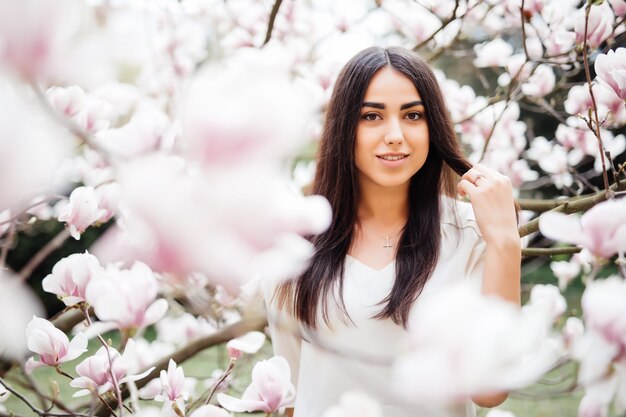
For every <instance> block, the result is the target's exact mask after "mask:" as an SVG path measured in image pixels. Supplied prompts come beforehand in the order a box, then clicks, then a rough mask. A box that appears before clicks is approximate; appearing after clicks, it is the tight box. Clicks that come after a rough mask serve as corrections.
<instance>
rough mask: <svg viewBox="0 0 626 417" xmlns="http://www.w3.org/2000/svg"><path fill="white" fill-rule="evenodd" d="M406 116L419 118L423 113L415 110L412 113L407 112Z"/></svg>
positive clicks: (411, 118) (410, 118)
mask: <svg viewBox="0 0 626 417" xmlns="http://www.w3.org/2000/svg"><path fill="white" fill-rule="evenodd" d="M406 118H407V119H409V120H419V119H421V118H422V113H419V112H416V111H413V112H411V113H407V115H406Z"/></svg>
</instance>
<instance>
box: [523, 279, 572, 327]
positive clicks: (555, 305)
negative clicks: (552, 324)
mask: <svg viewBox="0 0 626 417" xmlns="http://www.w3.org/2000/svg"><path fill="white" fill-rule="evenodd" d="M528 303H529V304H530V305H531V306H532V308H534V309H539V310H541V311H542V312H543V313H544V314H545V315H546V317H547V318H548V319H550V320H551V321H555V320H557V319H558V318H559V317H560V316H561V315H562V314H563V313H564V312H565V310H566V309H567V302H566V301H565V297H563V295H562V294H561V292H560V291H559V289H558V288H557V287H555V286H554V285H544V284H536V285H534V286H533V288H532V290H531V291H530V300H529V302H528ZM527 306H528V305H527ZM527 306H525V307H527Z"/></svg>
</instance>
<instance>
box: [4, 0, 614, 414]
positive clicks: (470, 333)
mask: <svg viewBox="0 0 626 417" xmlns="http://www.w3.org/2000/svg"><path fill="white" fill-rule="evenodd" d="M625 15H626V2H625V1H624V0H609V1H604V2H603V1H597V0H595V1H588V2H582V1H578V0H503V1H497V0H487V1H477V0H456V1H453V0H446V1H434V0H419V1H401V0H377V1H360V2H353V1H347V0H346V1H331V0H326V1H322V0H309V1H298V2H296V1H286V2H283V1H281V0H277V1H275V2H274V1H253V0H229V1H228V2H226V1H220V0H182V1H175V0H158V1H154V0H151V1H141V0H4V1H2V2H0V57H1V60H0V243H1V252H0V262H1V263H2V269H0V317H2V323H1V324H0V360H1V363H0V375H1V377H0V415H9V414H12V410H10V409H7V408H5V407H4V406H3V405H2V403H3V402H5V401H6V400H7V398H9V397H15V398H13V399H12V400H11V401H16V402H17V401H19V402H23V403H24V404H25V405H26V406H27V407H29V408H30V410H32V412H33V413H36V414H38V415H40V416H44V415H54V416H83V415H94V414H95V415H99V416H105V415H115V416H122V415H124V414H129V413H133V414H142V415H174V414H175V415H178V416H184V415H191V416H194V417H209V416H229V415H232V414H231V413H233V412H235V413H240V412H262V413H265V414H267V415H270V414H278V413H280V412H281V410H283V409H284V408H285V407H289V406H292V405H293V401H294V398H295V388H294V386H293V385H292V384H291V382H290V381H291V374H290V373H291V371H290V369H289V366H288V364H287V362H286V360H285V359H284V358H282V357H273V358H271V359H268V360H262V361H260V362H258V363H256V365H254V368H253V369H252V372H251V374H246V375H243V374H242V373H237V372H235V373H234V372H233V371H234V370H236V369H237V361H238V360H240V358H241V357H242V356H245V355H250V354H253V353H255V352H257V351H258V350H259V349H261V348H262V347H263V345H264V344H265V343H266V336H265V334H264V333H263V332H262V330H263V328H264V326H265V323H266V322H265V317H264V315H263V314H259V312H258V311H259V309H258V308H257V306H256V303H258V298H259V297H258V293H259V289H260V287H261V285H263V280H265V279H270V278H271V279H272V280H281V279H286V278H288V277H291V276H294V275H297V274H298V273H299V272H301V271H302V270H303V268H304V267H305V266H306V261H307V259H308V258H309V257H310V255H311V253H312V245H311V243H310V242H309V240H307V238H306V237H307V236H310V235H314V234H317V233H320V232H322V231H324V230H325V228H326V227H327V226H328V225H329V222H330V218H331V210H330V207H329V204H328V202H327V201H326V200H324V199H323V198H321V197H319V196H307V195H305V193H303V192H302V190H303V189H306V185H307V184H308V183H309V182H310V181H311V178H312V174H313V172H314V170H315V166H314V164H313V163H312V162H310V160H311V155H312V153H311V149H313V148H314V146H315V141H316V139H317V138H318V136H319V133H320V128H321V121H322V119H323V114H324V109H325V106H326V103H327V101H328V99H329V96H330V92H331V90H332V87H333V81H334V79H335V77H336V76H337V73H338V71H339V69H340V68H341V66H342V65H343V64H344V63H345V62H346V60H347V59H348V58H349V57H350V56H352V55H353V54H354V53H355V52H357V51H359V50H361V49H363V48H364V47H367V46H370V45H375V44H376V45H383V46H387V45H402V46H405V47H408V48H411V49H414V50H415V51H417V52H418V53H419V54H421V55H422V56H423V57H424V58H425V59H426V60H429V61H431V62H432V63H433V64H434V65H435V66H436V67H438V68H439V69H438V70H437V77H438V79H439V82H440V85H441V87H442V89H443V91H444V95H445V97H446V99H447V102H448V106H449V111H450V114H451V117H452V120H453V122H454V125H455V128H456V131H457V133H458V137H459V140H460V141H461V143H462V145H463V147H464V149H465V150H466V151H467V155H468V157H469V158H470V159H471V161H472V162H482V163H484V164H487V165H489V166H492V167H494V168H496V169H497V170H499V171H500V172H502V173H504V174H506V175H507V176H508V177H509V178H510V180H511V182H512V183H513V185H514V187H515V189H516V193H517V194H516V195H517V197H519V204H520V206H521V207H522V209H523V210H524V211H523V214H524V218H525V222H524V224H523V225H522V226H521V227H520V230H519V231H520V236H522V237H529V240H528V242H532V246H533V247H528V248H526V249H524V252H525V254H526V255H527V256H536V255H557V254H558V255H561V257H560V260H559V261H555V262H552V263H551V264H550V267H551V269H552V271H553V273H554V276H555V283H556V282H558V284H557V285H536V286H534V287H533V288H532V291H530V297H529V300H528V302H527V303H526V304H525V305H524V306H523V307H522V308H521V309H518V308H515V307H514V306H512V305H509V304H507V303H505V302H503V301H500V300H497V299H490V298H484V297H482V296H480V295H478V294H476V293H475V292H473V291H472V290H470V289H468V288H465V287H459V288H451V289H450V291H448V292H446V293H445V294H441V295H440V296H439V297H440V298H438V299H433V300H432V301H429V302H428V303H423V304H422V305H420V306H419V311H416V312H415V314H414V317H413V318H412V319H411V322H410V326H409V328H410V331H411V338H412V340H413V345H412V349H411V350H410V351H409V352H408V353H407V354H406V355H404V356H402V357H398V358H396V359H395V360H394V361H393V363H392V364H391V366H392V368H393V380H392V381H390V384H391V386H393V387H394V388H395V391H396V393H397V396H398V399H399V401H400V400H401V401H409V402H418V403H422V402H425V403H427V404H430V405H433V404H449V403H454V402H455V401H457V400H458V399H459V398H466V397H467V396H468V395H475V394H481V393H490V392H494V391H502V390H508V391H515V390H518V389H522V388H524V387H527V386H529V385H531V384H533V383H534V382H536V381H537V380H538V379H540V378H541V377H542V376H543V375H545V374H546V373H547V372H549V371H551V370H553V369H555V368H558V367H561V366H563V365H564V364H568V363H571V362H573V363H575V364H577V367H576V369H577V375H576V376H575V381H574V384H573V385H572V386H571V387H569V388H568V389H567V390H565V391H564V392H562V393H561V394H563V395H571V393H572V392H574V391H575V390H580V391H582V392H584V396H583V398H582V401H580V406H579V415H580V416H604V415H606V414H607V412H608V410H609V409H613V410H615V411H616V412H618V413H621V414H623V413H624V412H625V411H626V354H625V352H626V259H625V258H624V251H626V199H624V198H621V197H622V196H623V194H624V192H625V191H624V190H625V189H626V175H625V174H626V173H625V171H626V168H625V164H624V162H623V161H624V155H623V153H624V150H625V148H626V139H625V137H624V135H623V134H617V133H618V132H619V130H620V129H621V128H623V126H624V125H625V124H626V107H625V99H626V48H624V47H620V42H622V43H623V39H624V36H625V35H624V32H625V29H626V24H625V23H624V20H625ZM450 60H453V61H454V62H457V61H458V62H461V63H462V64H463V65H458V64H452V65H450V64H447V65H446V64H445V63H446V62H448V63H449V62H450ZM472 66H473V68H472ZM459 67H463V68H467V70H465V71H459V70H458V68H459ZM535 120H540V121H541V125H538V126H535V125H534V124H533V121H535ZM536 133H540V134H541V136H539V135H536ZM296 160H298V161H299V162H298V163H297V164H294V161H296ZM620 161H622V162H621V163H620ZM545 196H553V197H551V198H550V199H546V198H545ZM583 212H584V214H582V215H579V214H574V213H583ZM45 221H57V222H61V223H63V224H64V225H65V228H64V229H63V231H62V232H61V233H60V234H59V235H58V236H55V237H53V238H52V240H51V241H50V242H49V243H48V244H47V245H45V246H44V247H43V249H41V251H40V252H39V253H37V254H34V255H33V257H32V259H30V261H29V262H28V264H27V265H26V266H25V267H24V268H23V269H22V270H19V271H11V270H10V269H9V268H8V267H7V266H6V260H7V256H8V254H9V252H10V251H12V250H13V249H14V247H15V242H16V238H17V237H18V236H20V234H21V233H24V232H26V231H28V229H29V228H32V227H35V226H36V225H37V224H38V223H39V222H45ZM103 224H107V225H108V226H109V227H108V228H107V229H106V231H105V232H104V233H102V234H101V235H100V237H99V238H98V240H97V241H96V243H95V244H94V245H93V246H91V247H90V249H89V252H84V253H74V254H71V255H70V256H67V257H65V258H63V259H61V260H59V261H58V262H57V263H56V265H55V266H54V268H52V270H51V271H48V272H49V274H48V275H47V276H46V277H45V278H44V279H43V283H42V284H43V289H44V290H45V291H47V292H49V293H52V294H55V295H56V296H57V297H58V298H59V299H60V300H61V301H62V302H63V303H64V305H65V306H66V308H65V309H64V310H63V311H62V312H61V313H60V314H58V315H57V316H56V317H54V318H52V319H47V318H45V317H44V313H43V309H42V307H41V305H40V302H39V301H38V299H37V297H35V296H34V295H33V293H32V292H31V290H30V289H29V287H28V286H27V285H26V284H25V282H26V281H28V280H29V279H30V278H31V276H32V275H33V271H34V270H35V269H36V267H37V266H38V265H39V264H40V263H41V262H42V261H43V260H45V259H46V258H47V257H48V255H49V254H50V253H51V252H52V251H53V250H54V249H56V248H58V247H59V246H61V245H62V244H63V243H64V242H65V241H67V240H68V239H76V240H79V239H81V235H82V234H83V233H84V232H85V231H86V230H87V229H90V228H98V227H99V226H100V225H103ZM538 232H540V233H541V234H539V233H538ZM542 236H543V237H542ZM530 238H532V240H531V239H530ZM555 241H556V242H561V243H565V244H566V245H563V244H558V245H553V243H554V242H555ZM570 256H571V258H569V259H568V257H570ZM606 271H609V273H608V274H609V275H610V274H612V276H610V277H608V278H597V277H599V276H606V275H607V273H603V274H602V275H600V273H601V272H606ZM610 271H613V272H610ZM578 276H582V281H583V283H584V286H585V289H584V293H583V295H582V300H581V305H582V316H581V317H565V315H566V314H565V313H566V311H568V309H567V305H566V302H565V299H564V297H563V295H562V291H564V290H565V289H566V287H567V286H568V284H569V283H570V281H571V280H572V279H574V278H576V277H578ZM426 318H427V319H426ZM270 319H272V318H271V317H270ZM279 324H280V323H279ZM443 329H445V332H444V331H443ZM146 330H149V331H148V332H146ZM155 333H156V337H155V336H154V334H155ZM105 338H106V340H105ZM89 339H93V342H92V344H91V346H92V348H90V349H88V340H89ZM312 341H313V343H316V341H315V338H313V339H312ZM222 344H224V345H225V351H227V352H228V356H229V357H230V358H231V359H230V362H227V363H223V364H221V366H222V367H223V368H224V370H217V371H216V372H215V373H214V374H213V375H206V378H207V379H206V380H205V381H198V380H197V379H195V378H188V377H185V374H184V372H183V369H182V367H181V366H180V364H182V363H183V362H185V361H187V360H189V359H190V358H192V357H193V356H194V355H196V354H197V353H198V352H201V351H202V350H204V349H207V348H209V347H212V346H216V345H222ZM319 347H320V348H322V349H325V348H328V349H329V351H332V352H335V353H336V354H341V352H336V351H335V350H333V349H332V347H328V346H324V345H323V344H320V346H319ZM349 354H351V355H353V354H354V352H352V353H349ZM353 356H354V355H353ZM356 359H357V360H368V359H367V358H359V357H358V355H356ZM70 362H71V364H70ZM41 367H49V368H52V369H53V370H54V371H55V372H56V373H57V374H58V375H59V378H57V379H56V381H55V382H54V384H53V387H56V388H54V389H53V390H52V391H50V390H49V389H47V388H43V387H41V386H40V383H39V382H37V378H33V376H35V377H36V375H37V373H38V372H41V371H40V370H39V369H37V368H41ZM233 377H236V378H240V379H241V378H243V379H244V380H249V381H251V382H250V385H249V386H248V387H247V388H246V389H245V392H243V394H237V393H235V392H231V394H232V395H228V394H226V393H225V391H227V390H228V386H229V385H230V384H232V383H234V382H235V381H234V380H233ZM59 385H64V386H66V387H67V388H68V389H69V390H70V391H73V397H83V396H85V397H89V398H90V399H91V401H89V400H87V401H85V400H81V399H77V400H75V399H68V398H65V397H63V396H60V395H59V390H58V387H59ZM149 400H154V401H157V402H161V403H162V407H161V408H160V409H159V408H155V407H154V405H153V403H152V402H148V401H149ZM5 404H6V403H5ZM498 413H500V414H503V415H504V414H506V415H509V414H507V413H505V412H496V411H494V412H493V415H494V417H495V416H496V415H498ZM354 415H359V416H381V415H382V412H381V408H380V407H379V406H378V405H377V404H376V402H375V400H373V399H371V398H364V397H363V395H362V394H359V393H345V394H344V396H343V397H342V399H341V402H340V403H339V404H337V405H336V406H335V407H333V408H331V409H329V410H328V411H327V413H326V414H325V416H326V417H331V416H332V417H336V416H354Z"/></svg>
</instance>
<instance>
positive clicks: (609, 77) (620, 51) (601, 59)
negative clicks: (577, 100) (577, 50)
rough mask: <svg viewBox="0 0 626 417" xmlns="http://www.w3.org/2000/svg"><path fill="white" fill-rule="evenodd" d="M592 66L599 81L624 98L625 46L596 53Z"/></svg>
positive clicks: (625, 76)
mask: <svg viewBox="0 0 626 417" xmlns="http://www.w3.org/2000/svg"><path fill="white" fill-rule="evenodd" d="M594 66H595V70H596V73H597V74H598V79H599V80H600V82H601V83H603V84H605V85H607V86H608V87H610V88H611V89H612V90H613V91H615V94H617V95H618V96H619V98H621V99H622V100H626V48H617V50H615V51H613V50H610V51H609V52H608V53H607V54H600V55H598V57H597V58H596V62H595V65H594Z"/></svg>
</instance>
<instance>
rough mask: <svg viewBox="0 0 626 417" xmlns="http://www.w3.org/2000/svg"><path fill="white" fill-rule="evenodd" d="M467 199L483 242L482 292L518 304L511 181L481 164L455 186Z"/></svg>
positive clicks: (516, 240) (518, 265)
mask: <svg viewBox="0 0 626 417" xmlns="http://www.w3.org/2000/svg"><path fill="white" fill-rule="evenodd" d="M457 189H458V191H459V194H461V195H467V196H469V198H470V201H471V203H472V207H473V208H474V215H475V216H476V221H477V223H478V227H479V228H480V231H481V233H482V235H483V239H485V242H486V244H487V245H486V249H485V256H484V271H483V280H482V287H481V289H482V293H483V294H485V295H495V296H497V297H500V298H502V299H503V300H506V301H510V302H512V303H514V304H516V305H520V276H521V261H522V247H521V241H520V237H519V233H518V231H517V215H516V213H515V203H514V200H513V187H512V186H511V181H509V179H508V178H507V177H505V176H504V175H502V174H500V173H498V172H496V171H494V170H492V169H489V168H487V167H485V166H483V165H475V166H474V167H473V168H472V169H470V170H469V171H467V172H466V173H465V175H463V177H461V181H460V182H459V185H458V186H457Z"/></svg>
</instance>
